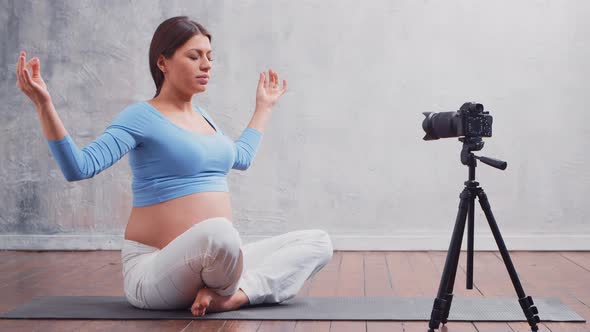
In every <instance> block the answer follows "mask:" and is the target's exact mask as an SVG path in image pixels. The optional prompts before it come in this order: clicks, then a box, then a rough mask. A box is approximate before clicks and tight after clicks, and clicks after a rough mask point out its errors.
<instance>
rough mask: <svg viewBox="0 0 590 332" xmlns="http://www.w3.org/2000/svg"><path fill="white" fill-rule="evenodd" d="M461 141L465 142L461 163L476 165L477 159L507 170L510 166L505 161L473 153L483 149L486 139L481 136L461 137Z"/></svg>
mask: <svg viewBox="0 0 590 332" xmlns="http://www.w3.org/2000/svg"><path fill="white" fill-rule="evenodd" d="M459 141H461V142H463V149H461V163H462V164H463V165H467V166H470V167H475V166H476V165H477V161H476V160H480V161H481V162H482V163H484V164H486V165H488V166H492V167H494V168H497V169H500V170H505V169H506V167H507V166H508V163H507V162H505V161H502V160H499V159H494V158H489V157H484V156H476V155H474V154H473V152H472V151H480V150H481V149H483V145H484V141H483V140H482V139H481V137H461V138H459Z"/></svg>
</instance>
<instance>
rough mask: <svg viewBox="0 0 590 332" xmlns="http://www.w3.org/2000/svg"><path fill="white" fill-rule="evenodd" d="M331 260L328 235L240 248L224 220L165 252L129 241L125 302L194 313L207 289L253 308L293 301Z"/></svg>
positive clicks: (200, 226)
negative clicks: (239, 294)
mask: <svg viewBox="0 0 590 332" xmlns="http://www.w3.org/2000/svg"><path fill="white" fill-rule="evenodd" d="M331 258H332V242H331V240H330V237H329V235H328V234H327V233H326V232H325V231H323V230H319V229H314V230H300V231H293V232H289V233H285V234H282V235H278V236H274V237H271V238H268V239H264V240H261V241H257V242H253V243H249V244H247V245H242V241H241V239H240V236H239V233H238V231H237V230H236V229H235V228H234V226H233V224H232V223H231V222H230V221H229V220H228V219H226V218H211V219H207V220H204V221H202V222H200V223H197V224H195V225H193V226H192V227H191V228H189V229H188V230H187V231H186V232H184V233H182V234H181V235H179V236H178V237H177V238H176V239H174V240H173V241H171V242H170V243H169V244H168V245H167V246H166V247H164V248H162V250H160V249H158V248H156V247H151V246H148V245H145V244H143V243H139V242H135V241H131V240H125V242H124V244H123V249H122V250H121V259H122V262H123V278H124V290H125V296H126V298H127V300H128V301H129V303H130V304H131V305H133V306H135V307H138V308H141V309H162V310H166V309H184V308H190V306H191V305H192V303H193V302H194V301H195V298H196V296H197V292H198V291H199V289H201V288H203V287H208V288H211V289H212V290H213V291H215V292H216V293H217V294H219V295H222V296H227V295H231V294H233V293H235V292H236V291H237V290H238V289H239V288H241V289H242V291H243V292H244V293H245V294H246V295H247V296H248V298H249V300H250V304H259V303H278V302H282V301H285V300H288V299H290V298H292V297H294V296H295V295H296V294H297V293H298V292H299V290H300V289H301V287H302V286H303V284H304V282H305V281H306V280H307V279H308V278H310V277H311V276H313V275H314V274H315V273H317V272H318V271H319V270H321V269H322V268H323V267H324V266H325V265H326V264H328V262H329V261H330V259H331Z"/></svg>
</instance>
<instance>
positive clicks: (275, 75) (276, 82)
mask: <svg viewBox="0 0 590 332" xmlns="http://www.w3.org/2000/svg"><path fill="white" fill-rule="evenodd" d="M277 77H278V76H277V72H276V71H273V72H272V86H273V87H275V88H276V87H277V84H279V81H277Z"/></svg>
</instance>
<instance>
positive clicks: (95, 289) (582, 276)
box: [0, 251, 590, 332]
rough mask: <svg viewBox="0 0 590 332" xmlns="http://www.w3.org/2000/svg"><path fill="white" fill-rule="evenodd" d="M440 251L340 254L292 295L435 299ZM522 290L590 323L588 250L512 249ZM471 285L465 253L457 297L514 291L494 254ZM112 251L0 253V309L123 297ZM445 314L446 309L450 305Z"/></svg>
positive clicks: (228, 327)
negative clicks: (557, 301) (554, 300)
mask: <svg viewBox="0 0 590 332" xmlns="http://www.w3.org/2000/svg"><path fill="white" fill-rule="evenodd" d="M445 255H446V252H371V251H366V252H340V251H337V252H335V253H334V257H333V259H332V261H331V262H330V264H329V265H328V266H326V267H325V268H324V269H323V270H322V271H321V272H320V273H318V274H317V275H316V276H315V278H313V279H311V280H308V282H307V283H306V284H305V286H304V287H303V289H302V290H301V292H300V294H299V296H335V295H338V296H387V295H398V296H429V297H433V299H434V297H435V295H436V291H437V288H438V283H439V279H440V275H441V271H442V268H443V265H444V259H445ZM511 257H512V259H513V262H514V264H515V266H516V269H517V271H518V274H519V276H520V278H521V281H522V284H523V287H524V290H525V292H526V293H527V295H531V296H533V299H534V298H535V297H540V296H558V297H559V298H561V300H562V301H563V302H564V303H566V304H568V305H569V306H570V307H571V308H572V309H574V310H575V311H576V312H577V313H578V314H580V315H581V316H582V317H584V318H585V319H586V320H588V321H590V252H512V253H511ZM474 271H475V272H474V283H475V287H474V289H473V290H467V289H465V255H464V254H462V256H461V266H460V269H459V270H458V271H457V283H456V285H455V294H456V296H475V297H480V296H514V297H515V301H516V295H515V292H514V289H513V287H512V284H511V283H510V280H509V277H508V273H507V272H506V268H505V267H504V265H503V263H502V260H501V257H500V256H499V253H497V252H476V253H475V265H474ZM122 287H123V280H122V274H121V262H120V252H119V251H83V252H67V251H60V252H55V251H53V252H28V251H0V312H6V311H8V310H10V309H12V308H14V307H16V306H18V305H21V304H24V303H26V302H28V301H29V300H30V299H31V298H32V297H33V296H41V295H43V296H45V295H106V296H122V295H123V288H122ZM451 312H452V310H451ZM427 325H428V323H427V322H426V321H424V322H375V321H368V322H364V321H220V320H211V321H193V320H170V321H105V320H94V321H92V320H91V321H88V320H2V319H0V331H19V332H20V331H60V332H63V331H246V332H248V331H272V332H276V331H302V332H303V331H306V332H307V331H337V332H347V331H351V332H352V331H355V332H356V331H368V332H378V331H406V332H410V331H426V330H427ZM539 327H540V328H539V331H552V332H557V331H568V332H569V331H590V324H589V323H542V324H541V325H540V326H539ZM440 331H453V332H454V331H478V332H483V331H494V332H504V331H530V329H529V328H528V324H526V323H524V322H523V323H477V322H475V323H460V322H450V323H448V324H447V326H446V327H444V328H441V330H440Z"/></svg>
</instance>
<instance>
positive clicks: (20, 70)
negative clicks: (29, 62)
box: [16, 52, 25, 84]
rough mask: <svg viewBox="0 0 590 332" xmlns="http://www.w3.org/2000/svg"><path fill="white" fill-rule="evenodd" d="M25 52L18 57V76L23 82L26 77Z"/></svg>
mask: <svg viewBox="0 0 590 332" xmlns="http://www.w3.org/2000/svg"><path fill="white" fill-rule="evenodd" d="M23 57H24V52H21V53H20V55H19V57H18V62H17V65H16V77H17V78H18V80H19V82H20V83H21V84H24V83H25V78H24V77H23V69H22V68H23V61H24V58H23Z"/></svg>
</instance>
